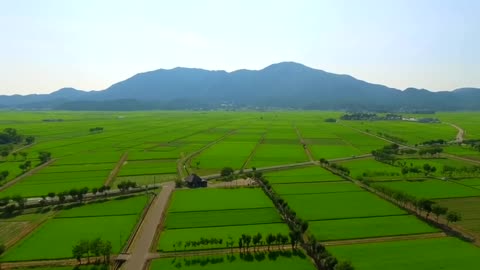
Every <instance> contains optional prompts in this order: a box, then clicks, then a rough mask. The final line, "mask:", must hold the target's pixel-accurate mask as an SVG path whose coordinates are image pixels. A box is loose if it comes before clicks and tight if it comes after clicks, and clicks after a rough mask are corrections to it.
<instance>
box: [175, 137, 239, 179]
mask: <svg viewBox="0 0 480 270" xmlns="http://www.w3.org/2000/svg"><path fill="white" fill-rule="evenodd" d="M236 131H237V130H236V129H234V130H231V131H229V132H228V133H226V134H225V135H223V136H222V137H220V138H218V139H216V140H215V141H213V142H210V143H209V144H206V145H204V146H203V147H202V148H200V149H198V150H197V151H195V152H193V153H190V154H188V155H187V156H186V157H183V158H181V159H179V160H178V162H177V171H178V176H179V177H180V179H183V178H185V177H186V176H187V174H188V173H189V172H188V170H187V164H188V163H189V162H190V160H191V159H192V158H193V157H194V156H196V155H199V154H200V153H202V152H203V151H205V150H207V149H208V148H210V147H212V146H214V145H215V144H217V143H219V142H220V141H222V140H223V139H225V138H226V137H228V136H230V135H232V134H234V133H235V132H236Z"/></svg>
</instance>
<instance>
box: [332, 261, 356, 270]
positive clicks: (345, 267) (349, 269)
mask: <svg viewBox="0 0 480 270" xmlns="http://www.w3.org/2000/svg"><path fill="white" fill-rule="evenodd" d="M333 269H334V270H354V269H355V268H354V267H353V265H352V263H351V262H349V261H343V262H339V263H338V264H337V265H335V267H334V268H333Z"/></svg>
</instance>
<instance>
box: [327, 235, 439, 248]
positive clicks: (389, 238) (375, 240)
mask: <svg viewBox="0 0 480 270" xmlns="http://www.w3.org/2000/svg"><path fill="white" fill-rule="evenodd" d="M443 237H447V234H445V233H444V232H438V233H419V234H406V235H394V236H382V237H372V238H357V239H345V240H332V241H322V244H323V245H325V246H342V245H354V244H368V243H381V242H393V241H401V240H419V239H431V238H443Z"/></svg>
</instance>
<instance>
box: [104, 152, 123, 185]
mask: <svg viewBox="0 0 480 270" xmlns="http://www.w3.org/2000/svg"><path fill="white" fill-rule="evenodd" d="M127 159H128V152H125V153H123V155H122V157H121V158H120V160H119V161H118V162H117V165H115V168H113V170H112V171H111V172H110V174H109V175H108V177H107V179H106V180H105V183H104V184H103V185H104V186H110V185H111V184H112V182H113V180H115V177H117V175H118V173H119V172H120V169H121V168H122V166H123V164H124V163H125V161H127Z"/></svg>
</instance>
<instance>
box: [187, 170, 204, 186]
mask: <svg viewBox="0 0 480 270" xmlns="http://www.w3.org/2000/svg"><path fill="white" fill-rule="evenodd" d="M183 181H185V183H186V184H187V186H188V187H191V188H196V187H206V186H207V180H204V179H202V178H201V177H200V176H198V175H196V174H194V173H192V174H191V175H189V176H187V177H185V179H184V180H183Z"/></svg>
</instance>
